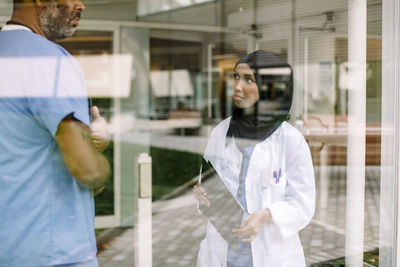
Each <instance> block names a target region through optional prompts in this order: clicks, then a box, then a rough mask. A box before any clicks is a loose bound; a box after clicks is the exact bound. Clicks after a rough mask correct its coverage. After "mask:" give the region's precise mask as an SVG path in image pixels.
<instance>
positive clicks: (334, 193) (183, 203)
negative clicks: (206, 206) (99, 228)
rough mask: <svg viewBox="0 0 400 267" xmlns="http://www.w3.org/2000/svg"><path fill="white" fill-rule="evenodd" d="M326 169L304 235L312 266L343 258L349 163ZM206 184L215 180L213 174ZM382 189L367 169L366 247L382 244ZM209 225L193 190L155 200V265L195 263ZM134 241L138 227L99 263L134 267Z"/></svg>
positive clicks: (374, 173) (372, 171) (106, 266)
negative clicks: (312, 217)
mask: <svg viewBox="0 0 400 267" xmlns="http://www.w3.org/2000/svg"><path fill="white" fill-rule="evenodd" d="M325 173H326V175H328V177H329V179H325V180H324V181H321V179H320V178H319V177H320V168H319V167H316V168H315V174H316V177H317V179H316V184H317V207H316V214H315V217H314V219H313V221H312V222H311V223H310V224H309V225H308V226H307V227H306V228H305V229H303V230H302V231H301V233H300V237H301V240H302V244H303V247H304V252H305V255H306V261H307V265H309V264H311V263H314V262H321V261H325V260H329V259H334V258H338V257H343V256H344V247H345V233H346V231H345V229H346V228H345V227H346V219H345V215H346V202H345V197H346V195H345V192H346V167H343V166H328V167H327V169H326V170H325ZM327 181H328V182H327ZM206 182H207V183H213V178H210V179H209V180H207V181H206ZM322 187H325V188H328V190H323V188H322ZM379 193H380V192H379V167H367V169H366V192H365V199H366V201H365V204H366V205H365V226H364V227H365V248H364V249H365V250H372V249H373V248H376V247H378V240H379ZM205 229H206V220H205V218H204V217H203V216H202V215H200V214H199V213H197V208H196V204H195V200H194V198H193V197H192V196H191V192H190V191H188V192H187V193H186V194H184V195H183V196H180V197H178V198H175V199H172V200H168V201H162V202H156V203H153V266H159V267H164V266H195V262H196V256H197V251H198V248H199V244H200V242H201V240H202V239H203V238H204V234H205ZM135 245H137V243H135V238H134V230H133V229H131V230H128V231H126V232H125V233H123V234H122V235H121V236H119V237H116V238H115V239H114V240H113V241H112V242H111V243H110V246H109V247H108V249H106V250H105V251H103V252H102V253H101V254H100V255H99V262H100V266H101V267H111V266H113V267H114V266H121V267H124V266H135V265H134V248H135Z"/></svg>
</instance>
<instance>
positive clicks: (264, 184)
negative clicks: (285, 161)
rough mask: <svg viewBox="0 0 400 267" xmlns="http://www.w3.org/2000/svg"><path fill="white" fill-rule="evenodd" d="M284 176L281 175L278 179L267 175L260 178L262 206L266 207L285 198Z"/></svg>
mask: <svg viewBox="0 0 400 267" xmlns="http://www.w3.org/2000/svg"><path fill="white" fill-rule="evenodd" d="M286 183H287V182H286V176H285V175H281V176H280V177H279V179H276V178H275V177H271V176H269V177H268V178H267V177H262V178H261V191H260V193H261V198H262V208H263V209H266V208H268V207H269V206H270V205H271V204H272V203H274V202H280V201H284V200H285V189H286Z"/></svg>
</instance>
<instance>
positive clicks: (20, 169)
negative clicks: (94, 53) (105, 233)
mask: <svg viewBox="0 0 400 267" xmlns="http://www.w3.org/2000/svg"><path fill="white" fill-rule="evenodd" d="M84 10H85V6H84V4H83V3H82V2H81V1H80V0H47V1H43V0H35V1H34V0H32V1H31V0H15V1H14V10H13V15H12V18H11V20H10V21H9V22H8V23H7V25H5V26H4V27H3V28H2V31H1V32H0V266H1V267H14V266H15V267H28V266H29V267H36V266H37V267H39V266H63V267H66V266H69V267H71V266H74V267H75V266H81V267H97V266H98V263H97V260H96V252H97V249H96V240H95V235H94V201H93V194H92V193H93V192H95V191H100V190H101V188H102V187H103V186H104V184H105V182H106V181H107V179H108V177H109V175H110V165H109V162H108V161H107V159H106V158H105V157H104V155H103V154H102V153H101V152H102V151H103V150H104V149H105V147H106V146H107V144H108V140H107V139H108V133H107V131H106V127H105V126H106V125H105V120H104V119H103V118H102V117H101V116H100V114H99V113H98V110H97V108H96V107H94V108H93V109H92V117H93V121H92V122H91V121H90V117H89V106H88V99H87V94H86V88H85V83H84V77H83V73H82V70H81V68H80V66H79V64H78V63H77V61H76V60H75V59H74V58H73V57H72V56H71V55H70V54H69V53H68V52H67V51H66V50H64V49H63V48H62V47H61V46H59V45H57V44H55V43H54V42H53V41H56V40H61V39H63V38H65V37H68V36H71V35H72V34H73V33H74V32H75V29H76V27H77V26H78V24H79V19H80V14H81V13H82V12H83V11H84Z"/></svg>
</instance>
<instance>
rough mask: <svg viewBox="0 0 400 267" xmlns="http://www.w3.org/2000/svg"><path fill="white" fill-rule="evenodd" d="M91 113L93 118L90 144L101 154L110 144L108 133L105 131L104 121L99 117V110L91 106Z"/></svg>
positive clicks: (105, 124)
mask: <svg viewBox="0 0 400 267" xmlns="http://www.w3.org/2000/svg"><path fill="white" fill-rule="evenodd" d="M91 112H92V118H93V120H92V123H91V127H90V133H91V136H92V143H93V146H94V148H95V149H96V150H97V151H99V152H103V151H104V149H106V147H107V146H108V144H109V143H110V133H109V132H108V130H107V123H106V120H105V119H104V118H103V117H102V116H101V115H100V112H99V109H98V108H97V107H96V106H93V107H92V109H91Z"/></svg>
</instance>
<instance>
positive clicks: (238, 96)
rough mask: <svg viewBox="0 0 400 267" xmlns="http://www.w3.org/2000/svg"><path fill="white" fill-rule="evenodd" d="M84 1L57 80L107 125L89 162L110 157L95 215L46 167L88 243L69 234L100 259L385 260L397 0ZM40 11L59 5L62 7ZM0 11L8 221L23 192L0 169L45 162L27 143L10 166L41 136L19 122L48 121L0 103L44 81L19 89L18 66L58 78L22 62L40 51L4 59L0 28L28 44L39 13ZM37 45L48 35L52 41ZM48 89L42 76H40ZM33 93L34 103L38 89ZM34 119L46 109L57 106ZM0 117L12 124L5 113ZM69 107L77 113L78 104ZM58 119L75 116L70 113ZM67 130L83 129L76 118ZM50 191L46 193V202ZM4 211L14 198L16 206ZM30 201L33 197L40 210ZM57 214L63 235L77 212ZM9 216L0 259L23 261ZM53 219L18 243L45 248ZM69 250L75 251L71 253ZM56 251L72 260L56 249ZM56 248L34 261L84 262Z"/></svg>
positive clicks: (390, 245) (154, 262)
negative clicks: (68, 68)
mask: <svg viewBox="0 0 400 267" xmlns="http://www.w3.org/2000/svg"><path fill="white" fill-rule="evenodd" d="M68 1H69V0H67V2H68ZM16 2H18V1H16ZM76 3H77V4H78V6H79V5H81V2H80V1H76ZM86 4H87V5H86V10H85V11H84V10H83V9H84V8H83V7H81V8H80V11H79V12H82V17H81V20H77V19H76V17H75V22H76V23H78V22H79V23H80V24H81V25H80V26H79V28H78V30H77V31H76V32H75V34H74V35H73V36H71V37H69V38H66V39H63V40H60V41H58V42H57V44H59V45H60V46H62V47H63V48H65V49H66V51H67V52H65V51H64V50H61V51H63V52H62V53H64V54H63V55H66V56H68V57H69V56H70V55H69V54H71V55H72V57H73V58H74V60H73V62H75V59H76V61H77V63H78V64H79V66H80V67H76V69H75V68H74V75H71V77H72V78H71V79H63V80H61V82H60V84H61V85H62V88H69V87H73V85H76V84H78V82H77V81H81V82H79V88H81V89H82V88H84V89H85V90H86V91H87V93H85V94H83V97H81V99H80V100H82V99H83V100H82V101H84V103H85V105H86V102H87V101H86V100H89V102H90V105H92V106H97V107H98V109H99V113H100V115H101V116H102V117H103V119H104V120H105V124H104V125H105V128H107V129H108V132H109V134H110V140H109V141H110V142H109V144H108V146H107V148H106V149H105V150H104V151H101V154H100V153H99V154H100V155H103V156H105V158H106V160H107V162H108V163H109V164H110V167H111V170H110V172H111V175H110V178H109V179H108V180H107V182H106V183H105V187H104V189H103V191H102V192H101V193H100V194H98V195H97V196H96V197H95V198H94V204H95V207H94V211H95V214H91V213H90V212H91V207H92V206H91V205H92V202H93V199H91V198H90V197H93V193H94V190H92V189H94V188H92V189H88V188H85V186H84V184H82V183H79V182H80V180H79V179H78V178H77V177H75V178H74V177H73V176H72V173H75V172H74V171H75V169H73V168H71V167H70V166H69V165H68V158H62V157H59V158H58V159H59V162H58V164H59V165H58V166H59V167H60V166H61V167H62V168H63V170H64V171H65V172H66V173H67V174H68V175H69V176H68V177H69V180H68V181H69V182H70V185H71V184H73V186H70V187H71V188H70V187H68V188H67V187H66V188H67V189H66V190H67V193H70V192H75V193H76V192H81V193H82V192H83V193H82V194H86V195H87V199H86V200H87V201H86V200H82V199H80V200H77V202H76V203H75V202H74V204H71V203H66V204H65V208H66V210H68V212H70V211H69V209H76V210H79V209H80V208H79V207H81V206H85V207H86V208H87V210H89V211H90V212H89V213H88V214H89V215H88V217H87V220H86V223H88V225H89V226H90V227H89V230H88V231H87V232H88V233H89V235H88V238H86V237H82V238H83V239H84V240H83V241H82V242H83V243H85V242H86V241H87V243H88V244H91V245H92V246H91V247H93V248H94V247H95V244H94V240H95V239H94V234H95V235H96V236H95V237H96V241H97V248H98V253H97V259H98V261H99V263H100V266H140V267H141V266H196V265H197V266H207V267H208V266H238V265H246V266H269V265H271V266H278V265H279V264H283V265H285V266H286V265H290V266H310V267H322V266H344V265H346V266H379V264H380V265H381V266H392V265H393V264H392V263H393V262H397V259H395V256H394V255H395V254H396V253H395V251H396V246H395V242H396V241H395V240H397V239H396V237H395V233H396V232H397V230H396V229H397V226H396V227H395V225H396V223H397V222H396V216H395V215H396V214H397V210H396V207H397V201H398V199H397V198H398V196H397V187H396V185H397V177H396V172H397V169H398V166H397V164H398V159H397V157H398V156H397V155H398V152H397V151H396V149H397V147H398V144H397V142H398V141H396V140H397V136H396V134H398V133H397V128H398V127H397V123H398V122H397V121H396V119H397V115H394V114H397V111H396V110H397V108H398V103H397V102H398V100H397V88H398V86H397V81H398V80H399V79H398V73H397V72H396V71H397V70H398V69H397V67H398V64H399V62H398V60H399V59H398V58H397V53H398V51H397V48H396V46H397V39H396V38H397V34H398V32H396V30H398V29H396V26H393V23H394V22H395V21H397V20H398V18H397V17H396V16H398V14H397V13H396V12H395V11H396V10H397V9H396V8H397V5H398V3H395V1H394V0H390V1H389V0H388V1H386V2H384V1H380V0H365V1H355V0H349V1H345V0H339V1H328V2H326V1H317V0H298V1H291V0H284V1H276V0H261V1H256V0H251V1H242V0H230V1H210V0H157V1H110V2H101V1H100V2H99V1H89V2H88V3H86ZM35 5H36V4H35ZM11 6H12V3H11V2H10V1H3V3H2V4H1V3H0V15H1V16H0V21H1V22H3V24H5V22H6V21H7V20H8V19H9V18H10V16H11V14H12V9H11ZM46 7H47V6H46ZM22 8H24V7H22ZM50 8H53V9H54V10H57V11H59V12H61V14H64V13H65V12H67V11H66V10H68V8H66V9H64V10H61V9H60V6H50V7H49V9H50ZM364 8H365V12H364V11H363V10H364ZM38 9H39V10H46V8H39V7H38ZM83 11H84V12H83ZM43 12H44V11H43ZM63 12H64V13H63ZM76 12H78V11H76ZM54 14H55V13H54ZM54 14H53V15H54ZM57 14H58V13H57ZM68 14H70V13H68ZM73 14H75V15H76V14H77V13H71V14H70V15H71V16H72V15H73ZM14 15H15V14H14ZM71 16H70V17H71ZM72 17H73V16H72ZM14 18H16V21H14V22H11V24H12V25H8V26H3V25H2V28H3V29H6V31H2V32H0V73H2V74H0V77H1V79H0V80H1V81H7V82H3V83H1V82H0V94H1V95H0V110H1V111H2V112H0V137H4V138H0V150H1V151H2V153H0V162H1V163H2V164H4V166H5V167H4V168H2V169H3V170H2V171H0V196H1V195H4V196H6V200H5V201H3V202H2V201H0V203H3V205H2V204H0V214H6V215H4V216H8V217H7V220H8V221H13V220H11V219H12V218H13V216H17V217H18V216H19V214H20V210H24V211H26V212H27V214H28V215H29V214H31V213H29V212H33V211H34V209H31V210H29V209H26V208H25V207H24V205H22V204H20V203H19V202H18V200H19V198H17V197H16V195H18V194H11V195H10V193H9V192H17V191H18V190H17V189H16V188H23V184H18V186H17V187H13V186H12V185H11V184H10V182H9V179H10V174H9V173H11V172H12V171H13V174H14V176H15V177H19V176H18V175H20V172H19V171H18V170H25V169H28V170H29V168H26V166H31V165H30V164H31V163H32V162H31V161H33V159H36V160H38V159H40V158H44V156H43V155H42V154H41V153H38V154H37V155H34V156H32V155H31V156H30V157H29V158H31V159H32V160H26V159H25V161H24V164H26V166H25V165H18V164H19V162H18V161H19V160H21V162H22V161H23V160H24V156H23V155H24V154H18V155H21V156H20V157H19V156H18V157H17V156H14V155H15V153H17V152H18V153H20V152H21V151H26V152H27V154H26V158H28V156H29V155H30V154H29V153H28V152H29V151H30V150H29V149H28V148H29V147H32V146H34V145H35V144H37V140H36V139H37V138H35V137H41V136H42V135H41V134H38V135H35V132H34V131H33V130H32V129H36V128H37V127H39V128H40V129H42V130H43V129H45V130H46V129H47V128H46V127H48V126H47V125H46V124H45V123H44V121H45V119H46V118H47V117H46V116H44V118H42V117H39V115H40V114H39V115H35V114H33V111H32V110H33V109H32V107H30V106H29V107H28V106H26V107H25V106H24V108H23V109H21V112H20V113H18V112H17V113H16V112H15V110H13V109H10V103H14V102H13V101H15V99H14V98H13V97H10V95H12V94H13V92H10V88H11V85H12V86H14V87H12V88H16V87H18V86H19V87H18V88H19V89H21V90H22V89H23V90H25V89H29V90H33V92H35V90H39V89H38V88H47V87H46V86H44V85H42V84H40V86H36V87H34V88H33V89H32V88H31V86H30V83H32V84H33V82H25V81H31V80H29V79H27V77H30V76H29V75H31V72H34V73H36V71H38V73H42V75H41V76H40V77H43V80H46V81H47V80H49V77H52V76H51V75H52V73H56V72H57V71H58V72H59V73H61V74H63V72H62V70H61V69H59V68H57V66H56V65H54V66H53V65H46V66H43V67H42V69H43V71H46V73H47V75H43V72H40V71H42V69H41V68H37V67H33V68H31V69H29V70H31V71H27V67H26V66H31V65H30V64H31V60H32V58H39V59H46V57H45V56H42V54H40V55H38V56H37V57H32V55H30V56H16V55H14V56H15V58H14V57H10V56H9V55H8V54H6V52H4V51H7V53H11V54H12V51H14V50H15V49H17V48H18V47H19V46H20V45H22V44H24V42H16V43H15V44H9V41H7V40H11V39H6V38H5V37H2V36H5V35H6V34H9V33H10V32H14V33H15V32H16V30H18V29H21V28H20V27H22V28H23V29H25V30H27V29H26V28H24V26H23V25H20V24H21V23H22V22H25V23H28V24H29V25H28V26H30V27H33V29H34V30H36V31H37V32H38V34H40V35H44V36H42V37H46V34H47V36H48V35H49V34H48V33H46V34H45V33H44V32H46V30H42V28H45V27H44V24H45V23H44V22H43V21H42V22H40V21H37V22H38V24H33V25H31V24H30V22H29V20H21V21H18V20H19V19H20V17H18V14H17V16H14ZM41 19H42V20H43V17H42V18H41ZM47 19H48V18H47ZM38 20H39V19H38ZM60 21H61V20H60ZM60 21H58V22H60ZM75 22H74V23H75ZM60 23H61V22H60ZM71 23H72V22H71ZM22 24H24V23H22ZM37 25H41V26H40V28H39V29H38V28H36V27H37ZM395 25H397V24H395ZM364 27H365V28H364ZM7 29H8V31H9V32H8V33H7ZM28 30H29V29H28ZM364 33H365V35H363V34H364ZM40 38H41V37H40ZM48 38H49V39H51V38H50V37H48ZM42 39H43V38H42ZM43 40H44V39H43ZM30 44H31V43H30ZM34 44H35V43H34V42H32V46H33V45H34ZM47 44H49V45H51V46H52V45H53V43H52V41H48V43H47ZM52 47H53V46H52ZM56 47H57V49H61V48H59V47H58V46H56ZM27 51H28V52H29V51H30V50H29V49H28V50H27V49H25V50H24V51H22V52H21V53H22V54H24V53H27ZM255 51H256V52H255ZM392 55H393V56H392ZM10 58H12V60H10ZM18 62H19V63H18ZM17 63H18V64H19V65H18V64H17ZM73 64H75V63H73ZM14 65H15V66H17V67H13V68H11V67H10V66H14ZM32 66H36V65H32ZM76 66H78V65H76ZM11 70H12V71H11ZM17 74H18V75H17ZM61 74H60V75H61ZM56 76H57V75H56ZM57 77H58V76H57ZM61 77H62V76H61ZM45 78H46V79H45ZM24 79H25V80H24ZM8 80H10V81H8ZM19 81H21V82H19ZM35 82H37V83H38V84H39V83H40V81H39V80H35ZM58 82H59V81H58V80H57V79H55V82H54V84H56V85H58ZM74 88H75V87H74ZM34 89H35V90H34ZM47 89H48V88H47ZM29 90H28V91H29ZM43 90H44V89H43ZM11 91H12V90H11ZM17 91H18V90H17ZM46 93H47V94H49V95H50V90H49V91H48V92H46ZM29 94H30V91H29V93H28V94H27V95H20V96H19V97H20V99H19V100H18V101H21V100H22V101H21V103H22V104H21V105H25V104H26V105H27V103H28V102H30V101H33V102H34V100H36V98H35V97H34V96H32V95H29ZM64 97H65V99H70V98H71V95H68V94H66V95H65V96H64ZM32 99H33V100H32ZM65 99H64V100H65ZM18 101H17V102H18ZM39 106H40V105H39ZM45 107H47V106H46V105H43V106H40V108H45ZM85 107H86V106H85ZM49 113H51V115H52V116H53V115H54V114H57V109H54V110H51V111H50V112H49ZM7 114H12V116H15V114H17V115H18V116H17V117H16V118H17V119H16V120H15V121H11V120H10V117H7ZM21 114H23V115H27V116H30V117H29V118H30V119H31V120H30V122H32V124H25V123H22V122H21V120H19V119H21V117H23V119H25V117H24V116H20V115H21ZM84 114H85V116H86V115H87V116H88V118H89V116H90V115H93V114H89V112H87V111H86V110H85V111H84ZM34 115H35V116H34ZM68 116H74V111H72V113H69V114H68ZM64 119H71V117H65V118H62V120H60V121H57V124H56V126H57V127H58V126H59V125H63V124H62V123H61V121H63V120H64ZM72 119H75V120H78V121H80V120H79V118H76V117H72ZM82 120H83V119H82ZM82 120H81V122H82ZM83 123H84V124H86V126H88V127H89V126H90V122H89V119H88V120H87V122H86V123H85V122H84V121H83ZM16 125H18V127H16ZM102 125H103V124H102ZM35 127H36V128H35ZM92 128H93V127H92ZM19 129H23V133H24V139H23V142H21V144H25V143H26V144H27V145H26V147H27V148H26V150H24V149H25V148H23V149H21V148H20V147H19V145H15V146H14V145H12V144H14V143H13V142H16V139H15V138H14V135H12V132H13V131H14V132H18V130H19ZM57 129H58V128H56V130H57ZM89 129H90V128H89ZM31 130H32V136H30V135H29V134H31ZM53 130H54V129H53ZM46 131H47V132H51V131H52V129H47V130H46ZM92 131H94V130H93V129H92ZM18 134H19V133H18ZM56 134H57V132H55V133H54V138H53V137H52V138H50V139H49V141H48V142H44V144H43V145H45V144H46V145H47V144H48V143H49V142H50V143H51V144H53V145H54V151H56V152H57V153H59V154H57V155H61V154H60V153H61V152H62V151H63V148H62V143H60V144H59V143H57V141H56ZM82 137H85V135H82ZM67 139H68V138H67ZM2 140H4V141H2ZM17 143H18V142H17ZM10 144H11V145H10ZM89 144H90V145H91V148H92V150H91V151H93V148H94V149H95V150H96V141H95V140H94V139H93V140H92V141H91V143H89ZM4 151H5V152H4ZM82 151H83V150H82ZM98 152H100V151H98ZM28 154H29V155H28ZM78 154H79V153H78ZM82 154H83V152H82ZM96 155H98V154H96ZM101 157H102V156H101ZM52 160H53V159H52ZM82 162H84V160H82ZM78 165H79V164H78ZM82 165H83V163H81V165H79V166H80V167H81V168H83V167H85V166H82ZM105 165H106V164H105V163H104V164H103V165H102V166H97V168H98V169H102V168H101V167H104V166H105ZM15 166H17V167H18V168H15ZM21 172H22V171H21ZM24 178H25V179H28V180H29V177H24ZM17 182H18V181H16V183H17ZM200 183H201V184H200ZM57 185H58V184H57ZM2 188H3V191H4V192H3V191H2ZM43 188H44V187H43ZM43 188H42V189H43ZM39 189H40V187H38V186H37V184H36V187H35V190H33V191H32V192H29V194H32V197H33V196H34V195H38V196H40V195H41V194H42V192H41V190H39ZM97 189H98V187H97ZM74 190H75V191H74ZM202 190H206V192H203V191H202ZM21 192H22V191H21ZM23 192H26V191H25V190H24V191H23ZM43 192H45V190H44V189H43ZM51 192H53V191H51ZM43 194H44V193H43ZM62 196H63V194H61V193H60V194H59V195H58V196H57V195H55V196H54V198H50V199H49V200H47V201H48V202H45V203H46V204H49V203H50V204H54V203H55V202H54V201H57V200H58V199H60V198H61V197H62ZM57 197H58V198H57ZM35 199H36V198H32V201H33V202H32V203H36V202H34V201H35ZM37 199H39V198H37ZM207 201H208V202H207ZM15 203H17V204H18V205H19V206H18V205H17V206H15V207H14V206H13V205H14V204H15ZM24 203H27V204H32V203H28V202H26V201H25V202H24ZM44 207H45V205H44V204H43V203H42V205H41V206H40V209H41V211H43V210H44ZM86 208H85V211H86ZM68 212H67V214H63V215H60V218H63V220H59V221H57V223H60V224H62V225H63V227H65V226H66V224H65V222H66V221H68V222H69V224H68V225H70V226H71V227H75V228H74V229H81V230H82V229H86V228H84V226H87V225H86V224H85V223H84V222H83V221H84V220H77V222H74V221H72V220H71V218H72V217H73V216H74V214H72V215H71V214H70V213H68ZM37 214H44V212H39V213H37ZM29 216H31V215H29ZM29 216H27V218H28V217H29ZM63 216H64V217H63ZM68 216H69V217H68ZM18 218H19V219H21V218H22V217H18ZM32 218H34V216H33V217H32ZM85 218H86V217H85ZM64 219H65V220H64ZM92 219H93V220H94V219H95V224H94V225H92V224H91V222H92ZM7 220H2V216H0V239H1V240H5V241H2V244H4V245H2V244H0V262H6V264H7V263H8V262H12V261H11V259H9V256H8V255H6V254H7V253H4V252H3V253H2V252H1V251H11V250H12V249H14V248H15V249H16V252H15V253H14V254H13V255H23V254H24V253H23V250H21V248H20V246H19V245H17V244H18V243H19V242H16V241H15V240H20V239H19V238H20V237H21V240H22V241H24V239H23V238H25V237H24V236H21V234H17V232H18V231H15V234H14V235H10V233H9V232H12V231H9V229H14V230H15V229H16V228H15V227H14V228H12V227H11V226H10V224H8V223H7ZM21 220H22V219H21ZM23 220H25V221H24V222H25V226H22V227H25V228H24V229H25V230H26V229H29V227H31V226H32V227H37V226H38V224H35V222H34V220H33V219H32V220H30V221H29V220H27V219H26V218H24V219H23ZM15 221H18V220H15ZM61 221H63V222H64V223H63V222H61ZM53 228H54V229H56V228H55V227H53ZM53 228H52V227H51V226H49V227H43V228H41V229H42V230H43V231H36V232H35V233H36V234H34V235H35V236H34V237H33V239H29V237H28V239H27V240H28V241H30V242H31V241H32V240H39V239H40V240H47V239H45V238H43V235H45V234H46V233H47V232H46V231H47V230H49V231H50V230H51V229H53ZM67 228H68V227H67ZM94 228H96V229H94ZM35 229H36V228H35ZM57 229H58V228H57ZM21 233H24V231H21ZM65 233H67V235H65V234H63V235H62V237H63V238H65V240H64V239H62V238H60V239H59V243H58V246H64V245H65V246H66V245H68V244H69V243H68V240H72V241H74V242H75V241H76V240H78V239H79V238H81V236H77V235H76V234H74V233H72V232H70V231H68V230H65ZM92 234H93V236H92ZM237 236H239V237H240V238H237ZM39 237H40V238H39ZM89 239H90V240H89ZM243 239H244V240H243ZM246 239H251V240H247V241H251V242H246ZM79 240H80V239H79ZM22 243H23V242H22ZM31 243H34V242H31ZM50 243H51V242H50ZM72 243H73V242H72ZM38 244H39V243H38ZM40 244H42V243H40ZM50 245H51V244H50ZM66 247H67V246H66ZM3 248H4V249H3ZM38 249H39V246H38ZM52 249H53V247H51V249H46V251H52ZM21 251H22V252H21ZM77 251H78V252H81V251H83V252H82V253H84V249H82V250H81V248H80V247H79V248H77ZM78 252H77V253H78ZM68 253H75V252H71V251H70V249H69V248H66V251H65V255H69V254H68ZM91 253H92V254H93V255H94V253H95V251H94V249H93V250H91ZM25 254H26V253H25ZM63 255H64V254H63ZM85 255H86V254H85ZM52 256H54V255H52ZM17 258H18V257H17V256H15V259H17ZM66 258H68V257H67V256H65V257H58V254H57V255H55V256H54V258H52V259H54V262H55V263H54V262H53V261H52V262H42V261H41V262H40V263H38V264H37V265H51V264H53V265H54V264H69V263H71V261H76V262H80V261H83V259H82V257H78V258H76V260H75V258H72V259H73V260H66ZM85 259H86V258H85ZM12 263H13V262H12ZM18 263H19V262H18ZM11 265H12V264H11ZM14 265H15V266H24V265H21V264H17V263H16V264H14ZM95 266H97V265H96V264H95Z"/></svg>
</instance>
